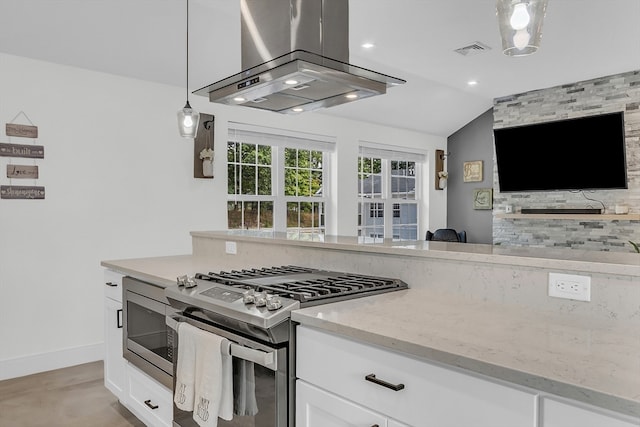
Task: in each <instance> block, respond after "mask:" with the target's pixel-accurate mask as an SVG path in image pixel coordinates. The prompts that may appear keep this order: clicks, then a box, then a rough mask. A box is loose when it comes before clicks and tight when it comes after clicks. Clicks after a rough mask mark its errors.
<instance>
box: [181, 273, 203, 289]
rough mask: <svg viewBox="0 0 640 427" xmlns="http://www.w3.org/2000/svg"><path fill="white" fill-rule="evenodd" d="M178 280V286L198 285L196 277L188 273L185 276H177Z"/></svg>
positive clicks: (192, 286)
mask: <svg viewBox="0 0 640 427" xmlns="http://www.w3.org/2000/svg"><path fill="white" fill-rule="evenodd" d="M176 282H177V283H178V286H184V287H185V288H194V287H196V286H198V284H197V283H196V279H195V278H194V277H193V276H191V277H190V276H187V275H186V274H185V275H184V276H178V277H177V278H176Z"/></svg>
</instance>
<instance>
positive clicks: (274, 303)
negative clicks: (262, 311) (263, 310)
mask: <svg viewBox="0 0 640 427" xmlns="http://www.w3.org/2000/svg"><path fill="white" fill-rule="evenodd" d="M279 308H282V301H280V298H278V297H271V298H269V299H268V300H267V310H269V311H275V310H278V309H279Z"/></svg>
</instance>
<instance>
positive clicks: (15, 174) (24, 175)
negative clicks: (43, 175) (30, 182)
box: [7, 165, 38, 179]
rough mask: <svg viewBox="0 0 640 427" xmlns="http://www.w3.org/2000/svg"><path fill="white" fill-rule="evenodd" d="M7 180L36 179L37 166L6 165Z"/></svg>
mask: <svg viewBox="0 0 640 427" xmlns="http://www.w3.org/2000/svg"><path fill="white" fill-rule="evenodd" d="M7 178H14V179H38V166H28V165H7Z"/></svg>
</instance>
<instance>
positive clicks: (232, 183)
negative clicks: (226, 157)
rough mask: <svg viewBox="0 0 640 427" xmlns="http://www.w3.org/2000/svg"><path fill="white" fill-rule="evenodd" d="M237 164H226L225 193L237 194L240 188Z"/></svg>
mask: <svg viewBox="0 0 640 427" xmlns="http://www.w3.org/2000/svg"><path fill="white" fill-rule="evenodd" d="M238 167H239V166H238V165H233V164H230V165H228V166H227V194H238V193H239V191H238V190H240V176H239V175H238Z"/></svg>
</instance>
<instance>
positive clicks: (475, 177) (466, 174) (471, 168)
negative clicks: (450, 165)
mask: <svg viewBox="0 0 640 427" xmlns="http://www.w3.org/2000/svg"><path fill="white" fill-rule="evenodd" d="M462 173H463V175H462V178H463V181H464V182H480V181H482V160H476V161H473V162H464V165H463V169H462Z"/></svg>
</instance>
